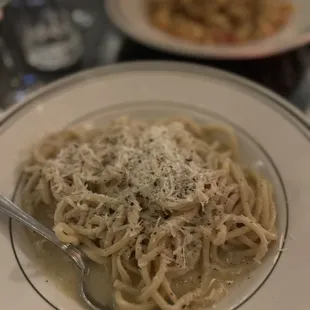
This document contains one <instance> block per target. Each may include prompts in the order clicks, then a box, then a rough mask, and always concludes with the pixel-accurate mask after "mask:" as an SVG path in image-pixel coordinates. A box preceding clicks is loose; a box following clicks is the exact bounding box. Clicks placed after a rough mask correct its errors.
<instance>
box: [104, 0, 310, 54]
mask: <svg viewBox="0 0 310 310" xmlns="http://www.w3.org/2000/svg"><path fill="white" fill-rule="evenodd" d="M105 9H106V12H107V14H108V16H109V18H110V19H111V21H112V22H113V23H114V24H115V25H116V26H118V28H120V29H121V30H122V31H123V32H124V33H126V34H127V35H129V36H130V37H131V38H133V39H134V40H136V41H138V42H140V43H142V44H144V45H147V46H150V47H153V48H156V49H161V50H163V51H166V52H171V53H176V54H181V55H185V56H193V57H201V58H205V57H212V58H222V59H237V58H239V59H244V58H259V57H265V56H270V55H274V54H278V53H281V52H285V51H288V50H291V49H294V48H298V47H300V46H303V45H306V44H307V43H309V41H310V23H309V19H308V15H307V12H309V11H310V3H309V1H307V0H276V1H272V0H254V1H253V0H249V1H226V0H224V1H223V0H211V1H200V0H190V1H184V0H148V1H144V0H133V1H126V0H106V1H105Z"/></svg>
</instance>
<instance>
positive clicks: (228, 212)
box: [23, 118, 277, 310]
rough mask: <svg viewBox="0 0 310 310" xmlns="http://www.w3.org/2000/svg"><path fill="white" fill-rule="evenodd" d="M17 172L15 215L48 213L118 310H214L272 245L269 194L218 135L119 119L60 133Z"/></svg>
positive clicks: (178, 123)
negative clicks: (20, 190) (22, 181)
mask: <svg viewBox="0 0 310 310" xmlns="http://www.w3.org/2000/svg"><path fill="white" fill-rule="evenodd" d="M25 173H26V176H27V183H26V185H25V188H24V195H23V204H24V206H25V207H26V208H27V209H28V210H29V209H30V210H31V208H32V210H33V208H49V210H51V209H52V210H53V214H54V231H55V233H56V236H57V237H58V238H59V239H60V240H61V241H63V242H65V243H72V244H73V245H75V246H78V247H80V248H81V249H82V250H83V251H84V253H85V254H86V255H88V256H89V257H90V258H91V259H92V260H94V261H96V262H98V263H100V264H105V265H106V266H107V268H108V270H109V271H110V273H111V277H112V279H113V287H114V300H115V304H116V305H117V306H118V308H119V309H126V310H127V309H128V310H129V309H139V310H147V309H155V308H157V307H159V308H161V309H174V310H179V309H183V308H185V307H188V308H192V309H194V308H195V309H197V308H201V307H206V306H211V305H214V304H215V303H216V302H218V301H219V300H220V299H221V298H222V297H223V296H224V295H225V294H226V292H227V289H228V286H229V284H231V283H232V282H233V281H234V280H235V279H236V277H238V274H242V273H243V271H244V270H246V269H247V268H248V266H249V265H251V264H255V263H259V262H260V261H261V260H262V259H263V258H264V257H265V255H266V253H267V251H268V246H269V244H270V243H271V242H272V241H273V240H276V238H277V236H276V228H275V221H276V210H275V204H274V200H273V193H272V186H271V184H270V183H269V182H268V181H267V180H266V179H264V178H262V177H261V176H259V175H258V174H257V173H255V172H254V171H251V170H249V169H246V168H244V167H243V166H241V165H240V163H239V161H238V145H237V141H236V137H235V135H234V133H233V132H232V131H231V130H230V129H227V128H224V127H222V126H217V125H198V124H195V123H193V122H191V121H188V120H186V119H175V120H169V121H160V122H154V123H150V122H143V121H137V120H131V119H128V118H121V119H118V120H116V121H114V122H112V123H111V124H110V125H108V126H107V127H106V128H102V129H95V130H85V129H76V130H64V131H62V132H60V133H56V134H53V135H51V136H48V137H46V138H45V139H43V140H42V141H41V143H40V144H39V145H37V146H36V147H35V148H34V150H33V155H32V158H31V160H29V162H28V163H27V165H26V167H25ZM103 294H104V292H103Z"/></svg>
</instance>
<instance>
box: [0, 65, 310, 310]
mask: <svg viewBox="0 0 310 310" xmlns="http://www.w3.org/2000/svg"><path fill="white" fill-rule="evenodd" d="M124 114H132V115H134V116H135V117H141V118H144V117H150V116H151V117H160V116H161V117H162V116H166V117H167V116H169V115H175V114H183V115H184V114H185V115H188V116H192V117H194V118H195V119H197V120H198V121H202V122H205V121H210V120H212V121H213V122H214V121H217V122H223V121H224V122H225V123H229V124H231V125H232V126H234V127H235V128H236V130H237V134H238V136H239V140H240V142H241V147H242V154H243V155H244V159H245V160H246V161H247V163H248V164H249V165H257V166H259V167H260V169H261V171H262V173H264V174H266V175H267V176H268V178H270V179H271V181H272V183H273V184H274V186H275V189H276V191H275V192H276V197H275V198H276V200H277V208H278V223H277V224H278V229H279V232H280V233H281V234H283V236H284V239H281V238H280V239H279V240H278V242H277V243H276V244H274V246H273V247H272V248H271V249H270V252H269V255H268V257H266V259H265V261H264V263H263V264H261V266H259V268H258V269H257V270H256V271H254V272H253V274H252V276H251V277H250V279H249V280H248V279H246V280H245V281H243V282H242V283H241V284H240V286H239V287H237V288H236V290H234V291H233V292H232V293H231V295H230V296H228V297H227V298H225V299H223V301H222V302H221V303H219V304H218V306H217V309H218V310H232V309H234V310H235V309H237V308H238V310H256V309H257V310H258V309H264V310H274V309H281V310H292V309H294V305H298V309H301V310H305V309H309V302H310V296H309V287H310V268H309V263H310V249H309V247H308V246H307V244H308V243H309V242H308V239H309V235H310V225H309V220H310V213H309V205H310V191H309V184H310V164H309V158H310V144H309V141H310V135H309V130H308V129H309V127H310V125H309V123H308V122H307V121H306V119H304V118H303V117H302V116H301V115H300V114H299V113H298V112H297V110H295V109H293V108H290V106H289V104H288V103H286V102H285V101H283V100H282V99H281V98H279V97H278V96H277V95H275V94H273V93H272V92H270V91H268V90H265V89H264V88H262V87H260V86H257V85H256V84H253V83H251V82H248V81H246V80H244V79H242V78H238V77H236V76H234V75H231V74H227V73H223V72H221V71H218V70H214V69H210V68H206V67H199V66H194V65H188V64H179V63H169V62H153V63H143V62H142V63H132V64H120V65H113V66H110V67H103V68H97V69H95V70H91V71H86V72H83V73H79V74H78V75H75V76H72V77H68V78H66V79H63V80H61V81H58V82H56V83H54V84H52V85H49V86H47V87H45V88H43V89H41V90H39V91H38V92H36V93H34V94H33V95H32V97H31V98H28V99H27V100H26V101H25V102H23V103H22V105H20V106H16V107H15V108H14V110H11V111H10V112H9V114H7V115H6V116H4V117H3V119H2V120H0V149H1V159H2V160H1V161H0V171H1V177H0V192H1V193H2V194H4V195H5V196H7V197H10V198H12V197H14V198H16V191H15V189H16V187H17V184H16V181H17V178H16V170H17V168H18V166H19V164H20V162H21V161H22V159H23V158H24V156H23V155H24V154H25V150H28V149H29V147H30V146H31V145H33V143H35V142H36V141H37V140H38V139H39V138H40V137H42V135H44V134H45V133H48V132H53V131H57V130H60V129H62V128H64V127H66V126H68V125H70V124H74V123H78V122H81V121H85V122H89V121H96V120H99V119H100V120H103V121H109V120H111V119H113V118H115V117H118V116H120V115H124ZM307 128H308V129H307ZM264 150H266V151H264ZM267 153H268V154H269V156H268V155H267ZM275 167H276V168H275ZM17 201H18V199H17ZM287 206H288V209H287ZM282 241H283V242H285V244H283V242H282ZM283 246H284V247H285V251H282V249H283ZM0 247H1V264H0V286H1V290H0V301H1V306H2V308H1V309H40V310H52V309H65V310H82V309H83V308H82V307H81V306H80V305H79V304H78V303H77V302H76V301H75V300H72V299H70V298H69V297H67V295H66V294H65V293H64V292H63V291H62V290H61V289H59V288H58V287H57V286H56V285H55V283H53V281H48V282H47V275H46V272H45V271H46V268H45V269H42V268H40V265H39V264H38V263H37V262H36V260H35V257H34V251H32V248H31V244H29V240H27V239H26V238H25V233H24V229H21V227H20V225H17V224H16V223H14V222H12V221H9V220H8V218H6V217H4V216H2V215H0ZM44 270H45V271H44ZM53 272H54V273H55V271H53ZM65 273H68V269H66V270H65ZM288 279H289V280H288ZM254 293H255V294H254ZM17 297H18V298H17ZM245 301H246V302H245Z"/></svg>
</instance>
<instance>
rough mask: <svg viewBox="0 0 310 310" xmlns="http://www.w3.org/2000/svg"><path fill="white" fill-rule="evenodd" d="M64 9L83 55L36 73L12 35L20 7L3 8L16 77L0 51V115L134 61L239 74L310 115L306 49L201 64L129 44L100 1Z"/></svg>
mask: <svg viewBox="0 0 310 310" xmlns="http://www.w3.org/2000/svg"><path fill="white" fill-rule="evenodd" d="M42 1H43V2H44V0H42ZM63 5H65V6H66V7H67V8H68V9H69V10H70V11H71V12H72V14H71V15H72V17H73V20H75V22H76V25H77V27H78V29H79V31H80V32H81V34H82V37H83V44H84V49H85V51H84V54H83V56H82V58H81V60H80V61H79V62H78V63H77V64H76V65H74V66H72V67H71V68H69V69H66V70H61V71H58V72H54V73H50V72H49V73H48V72H45V73H44V72H40V71H38V70H36V69H34V68H31V67H30V66H29V65H27V64H26V62H25V61H24V57H23V53H22V51H21V49H20V46H19V41H20V40H19V39H18V36H17V34H16V31H14V29H15V28H16V27H15V24H16V23H17V22H18V16H19V14H20V12H19V9H18V6H17V7H16V6H15V7H14V6H13V5H11V6H10V7H8V8H6V10H5V19H4V21H3V25H2V27H3V29H2V30H3V31H2V37H3V38H4V42H5V45H6V46H7V49H8V50H9V51H10V55H11V57H13V62H14V63H15V67H14V68H15V69H14V70H15V71H14V70H13V73H12V72H8V70H7V67H8V64H9V65H10V57H9V56H6V52H5V49H4V50H2V54H4V56H3V55H2V64H0V109H1V108H2V109H6V108H7V107H8V106H10V105H12V104H13V103H15V102H17V101H18V100H20V98H22V97H23V96H24V95H25V93H26V92H27V91H29V89H30V90H32V89H33V88H36V87H39V86H41V85H44V84H46V83H49V82H51V81H53V80H56V79H58V78H61V77H63V76H65V75H68V74H72V73H74V72H77V71H80V70H83V69H87V68H92V67H96V66H102V65H107V64H113V63H117V62H124V61H133V60H175V61H185V62H194V63H200V64H202V65H206V66H212V67H216V68H220V69H224V70H227V71H230V72H234V73H237V74H239V75H242V76H245V77H247V78H249V79H251V80H253V81H256V82H258V83H260V84H262V85H265V86H266V87H268V88H269V89H272V90H273V91H275V92H276V93H278V94H280V95H282V96H283V97H285V98H286V99H288V100H289V101H290V102H291V103H292V104H293V105H295V106H296V107H298V108H299V109H301V110H302V111H305V112H307V110H308V108H309V110H310V99H309V98H310V96H309V95H310V47H309V46H306V47H303V48H300V49H298V50H295V51H292V52H289V53H285V54H282V55H278V56H273V57H269V58H265V59H258V60H246V61H222V60H221V61H219V60H211V59H210V60H203V61H202V60H197V59H191V58H184V57H180V56H175V55H171V54H168V53H162V52H159V51H156V50H152V49H149V48H146V47H144V46H141V45H140V44H137V43H136V42H133V41H132V40H130V39H129V38H127V37H125V36H124V35H123V34H122V33H121V32H120V31H119V30H118V29H116V28H115V27H114V26H113V25H112V24H111V22H110V21H109V20H108V18H107V16H106V14H105V12H104V9H103V3H102V1H101V0H91V1H83V0H63ZM14 27H15V28H14ZM0 47H1V46H0ZM3 58H4V60H3ZM3 62H5V63H6V65H4V64H3ZM9 71H10V70H9ZM11 71H12V70H11ZM16 75H17V77H16ZM21 84H22V87H21ZM308 106H309V107H308Z"/></svg>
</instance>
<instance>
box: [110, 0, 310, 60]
mask: <svg viewBox="0 0 310 310" xmlns="http://www.w3.org/2000/svg"><path fill="white" fill-rule="evenodd" d="M291 1H292V3H293V5H294V7H295V12H294V15H293V16H292V18H291V19H290V21H289V23H288V24H287V25H286V26H285V27H284V28H283V30H281V31H279V32H278V33H276V34H275V35H273V36H272V37H270V38H267V39H264V40H260V41H257V42H249V43H247V44H245V45H240V46H211V45H209V46H208V45H196V44H194V43H191V42H188V41H185V40H181V39H178V38H175V37H173V36H170V35H168V34H165V33H163V32H162V31H160V30H158V29H156V28H155V27H153V26H152V25H150V23H149V22H148V20H147V17H146V13H145V6H146V2H147V0H130V1H128V0H105V10H106V12H107V14H108V16H109V18H110V20H111V21H112V22H113V23H114V24H115V25H116V26H117V27H118V28H119V29H120V30H122V31H123V32H124V33H125V34H127V35H128V36H129V37H131V38H132V39H134V40H136V41H138V42H139V43H141V44H144V45H147V46H149V47H152V48H156V49H160V50H163V51H166V52H170V53H174V54H180V55H184V56H192V57H199V58H221V59H246V58H261V57H266V56H271V55H274V54H279V53H282V52H285V51H289V50H292V49H296V48H298V47H301V46H303V45H306V44H308V43H309V42H310V19H309V13H310V1H309V0H291Z"/></svg>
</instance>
